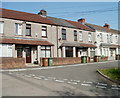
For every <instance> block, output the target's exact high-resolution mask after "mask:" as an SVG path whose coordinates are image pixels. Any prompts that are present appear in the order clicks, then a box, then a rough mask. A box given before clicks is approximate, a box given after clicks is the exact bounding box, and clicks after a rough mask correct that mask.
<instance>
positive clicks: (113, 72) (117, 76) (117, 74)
mask: <svg viewBox="0 0 120 98" xmlns="http://www.w3.org/2000/svg"><path fill="white" fill-rule="evenodd" d="M99 71H100V72H101V73H102V74H104V75H106V76H108V77H109V78H111V79H114V80H117V81H120V68H111V69H99Z"/></svg>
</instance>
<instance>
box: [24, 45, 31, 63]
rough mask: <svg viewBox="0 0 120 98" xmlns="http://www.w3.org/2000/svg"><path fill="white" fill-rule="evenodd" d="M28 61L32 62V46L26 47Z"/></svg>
mask: <svg viewBox="0 0 120 98" xmlns="http://www.w3.org/2000/svg"><path fill="white" fill-rule="evenodd" d="M25 50H26V63H31V47H26V48H25Z"/></svg>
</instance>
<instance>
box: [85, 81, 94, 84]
mask: <svg viewBox="0 0 120 98" xmlns="http://www.w3.org/2000/svg"><path fill="white" fill-rule="evenodd" d="M83 83H88V84H92V83H93V82H87V81H83Z"/></svg>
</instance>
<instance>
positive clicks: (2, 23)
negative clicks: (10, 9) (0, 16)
mask: <svg viewBox="0 0 120 98" xmlns="http://www.w3.org/2000/svg"><path fill="white" fill-rule="evenodd" d="M3 25H4V22H0V33H3Z"/></svg>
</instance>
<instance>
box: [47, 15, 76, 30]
mask: <svg viewBox="0 0 120 98" xmlns="http://www.w3.org/2000/svg"><path fill="white" fill-rule="evenodd" d="M48 19H50V20H51V21H52V22H53V23H55V24H56V25H58V26H64V27H70V28H77V27H76V26H73V25H72V24H70V23H69V22H67V21H65V20H64V19H60V18H54V17H48Z"/></svg>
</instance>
